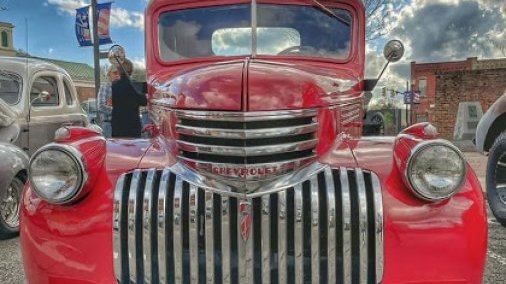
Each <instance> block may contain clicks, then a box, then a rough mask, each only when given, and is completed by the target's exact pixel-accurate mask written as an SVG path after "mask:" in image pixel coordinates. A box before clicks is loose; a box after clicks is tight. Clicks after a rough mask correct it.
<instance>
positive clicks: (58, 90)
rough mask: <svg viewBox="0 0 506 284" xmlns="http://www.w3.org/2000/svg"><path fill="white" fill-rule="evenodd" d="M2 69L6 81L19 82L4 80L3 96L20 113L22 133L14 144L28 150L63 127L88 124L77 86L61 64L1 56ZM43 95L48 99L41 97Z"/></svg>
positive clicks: (19, 120)
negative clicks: (79, 99) (78, 97)
mask: <svg viewBox="0 0 506 284" xmlns="http://www.w3.org/2000/svg"><path fill="white" fill-rule="evenodd" d="M0 72H1V73H0V74H3V75H2V80H3V81H4V82H12V81H15V82H16V84H15V85H12V84H11V85H7V83H4V85H3V86H4V87H3V89H5V90H6V91H2V92H1V93H0V98H2V99H3V100H4V101H5V102H6V103H7V104H9V106H10V107H11V108H12V109H13V110H14V111H15V112H16V113H17V122H18V124H19V126H20V127H21V133H20V136H19V138H18V140H17V141H16V142H15V144H16V145H17V146H19V147H20V148H21V149H23V150H24V151H26V152H27V153H28V154H32V153H33V152H35V151H36V150H37V149H38V148H40V147H41V146H42V145H45V144H47V143H48V142H50V141H53V139H54V133H55V131H56V130H57V129H58V128H60V127H62V126H72V125H73V126H86V125H87V124H88V120H87V118H86V115H85V113H84V112H83V110H82V109H81V107H80V105H79V101H78V99H77V92H76V88H75V86H74V84H73V82H72V80H71V78H70V76H69V75H68V73H67V72H66V71H65V70H63V69H62V68H60V67H58V66H56V65H54V64H51V63H48V62H45V61H41V60H36V59H26V58H17V57H1V56H0ZM7 86H9V88H10V89H8V90H7V89H6V88H7ZM0 87H1V86H0ZM41 95H44V97H45V98H47V99H38V98H40V96H41Z"/></svg>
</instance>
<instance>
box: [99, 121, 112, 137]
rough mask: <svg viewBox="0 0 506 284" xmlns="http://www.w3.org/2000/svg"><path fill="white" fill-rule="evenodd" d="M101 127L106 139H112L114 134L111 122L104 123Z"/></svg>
mask: <svg viewBox="0 0 506 284" xmlns="http://www.w3.org/2000/svg"><path fill="white" fill-rule="evenodd" d="M100 127H102V130H103V134H104V137H105V138H111V134H112V127H111V122H102V125H100Z"/></svg>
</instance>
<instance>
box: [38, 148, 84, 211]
mask: <svg viewBox="0 0 506 284" xmlns="http://www.w3.org/2000/svg"><path fill="white" fill-rule="evenodd" d="M86 178H87V176H86V172H85V170H84V165H83V163H82V159H81V154H80V153H79V151H77V150H76V149H75V148H73V147H70V146H67V145H58V144H50V145H48V146H45V147H43V148H41V149H40V150H39V151H37V152H36V153H35V154H34V156H33V157H32V159H31V160H30V182H31V185H32V187H33V189H34V190H35V192H36V193H37V194H38V195H39V196H40V197H41V198H43V199H45V200H47V201H48V202H50V203H54V204H62V203H68V202H71V201H73V200H74V199H75V197H77V196H78V194H79V192H80V191H81V189H82V187H83V185H84V184H85V182H86Z"/></svg>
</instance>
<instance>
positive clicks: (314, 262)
mask: <svg viewBox="0 0 506 284" xmlns="http://www.w3.org/2000/svg"><path fill="white" fill-rule="evenodd" d="M310 182H311V282H312V283H319V282H320V226H319V220H320V216H319V210H318V209H319V208H318V201H319V197H318V176H317V175H314V176H313V177H312V178H311V181H310Z"/></svg>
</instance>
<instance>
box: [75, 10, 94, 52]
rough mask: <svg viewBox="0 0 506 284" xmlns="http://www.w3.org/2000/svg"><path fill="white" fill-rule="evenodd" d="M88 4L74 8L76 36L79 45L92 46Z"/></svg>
mask: <svg viewBox="0 0 506 284" xmlns="http://www.w3.org/2000/svg"><path fill="white" fill-rule="evenodd" d="M89 10H90V9H89V6H86V7H82V8H79V9H77V10H76V37H77V41H78V42H79V45H80V46H92V45H93V42H92V41H91V30H90V21H89V18H90V17H89Z"/></svg>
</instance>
